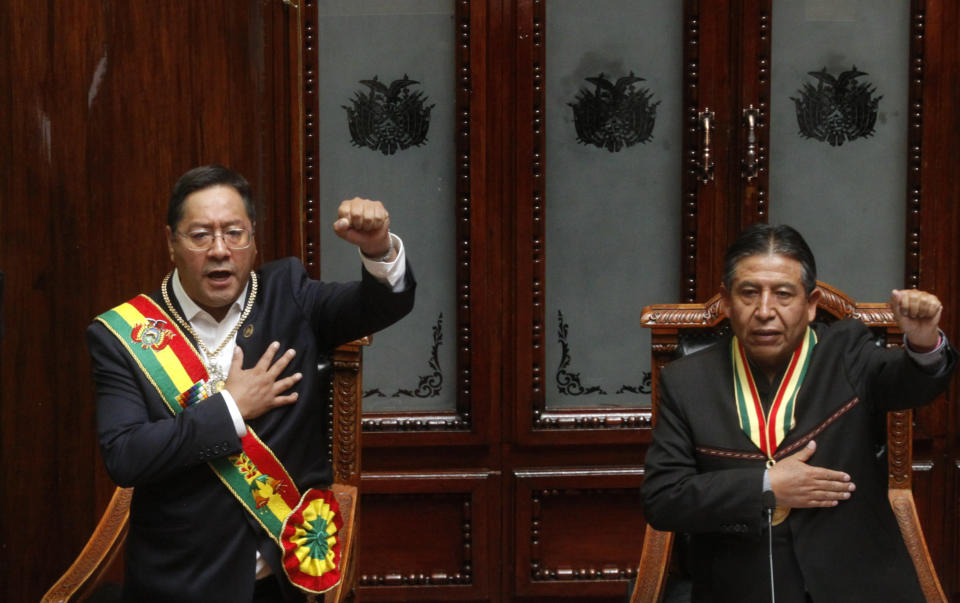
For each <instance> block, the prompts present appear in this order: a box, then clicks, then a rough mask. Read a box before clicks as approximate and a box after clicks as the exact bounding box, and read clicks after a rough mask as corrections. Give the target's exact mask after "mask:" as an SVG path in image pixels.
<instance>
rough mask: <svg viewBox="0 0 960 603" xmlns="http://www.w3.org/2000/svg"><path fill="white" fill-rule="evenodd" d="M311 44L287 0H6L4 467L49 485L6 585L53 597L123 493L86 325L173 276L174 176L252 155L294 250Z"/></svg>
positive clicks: (0, 8)
mask: <svg viewBox="0 0 960 603" xmlns="http://www.w3.org/2000/svg"><path fill="white" fill-rule="evenodd" d="M297 40H298V23H297V12H296V10H295V9H293V8H291V7H289V6H286V5H284V4H283V2H282V1H281V0H276V1H272V0H271V1H269V2H265V1H263V0H245V1H242V2H240V1H236V0H199V1H196V2H188V3H184V2H180V1H179V0H150V1H147V0H132V1H130V2H108V1H106V0H104V1H102V2H101V1H91V2H56V3H54V2H33V1H31V0H12V1H9V2H3V3H0V54H2V56H0V81H3V82H4V83H5V84H6V85H5V86H4V91H3V92H2V93H0V164H2V165H3V166H4V167H3V169H2V170H0V271H3V272H4V273H5V280H6V287H5V288H6V291H5V300H4V305H5V308H4V310H5V313H4V316H3V320H4V331H5V333H4V338H3V343H2V353H0V363H2V370H0V375H2V384H0V433H2V437H0V442H2V443H0V466H2V467H3V469H2V471H3V476H4V478H5V479H7V480H10V481H12V482H17V483H21V484H30V486H31V488H29V489H27V490H24V491H22V492H21V493H20V494H21V495H18V496H7V497H4V499H3V502H2V503H0V505H2V507H0V513H2V515H3V517H4V518H6V519H5V520H4V521H3V522H2V527H0V542H2V543H3V547H2V553H0V554H2V556H3V561H2V565H3V566H4V567H5V568H6V570H5V571H4V579H3V580H2V581H0V599H2V600H6V601H32V600H37V599H39V598H40V595H41V594H42V593H43V592H44V591H45V590H46V588H47V587H48V586H49V585H51V584H52V583H53V581H54V580H55V578H56V577H57V576H58V575H59V573H60V572H61V571H62V570H64V569H65V568H66V567H67V566H68V565H69V563H70V561H71V560H72V558H73V556H74V555H75V554H76V553H78V552H79V550H80V548H81V546H82V544H83V543H84V541H85V540H86V538H87V536H88V535H89V533H90V532H91V531H92V527H93V525H94V523H95V520H96V518H97V517H98V516H99V511H100V510H101V509H103V508H104V507H105V505H106V502H107V498H108V497H109V494H110V493H111V491H112V488H113V484H112V483H111V482H110V480H109V478H107V476H106V474H105V472H104V470H103V468H102V463H101V462H100V459H99V456H98V452H97V450H98V449H97V445H96V436H95V433H96V432H95V427H94V416H93V406H94V404H93V387H92V381H91V378H90V366H89V360H88V357H87V352H86V344H85V341H84V329H85V328H86V326H87V325H88V324H89V323H90V321H91V320H92V318H93V317H94V316H95V315H96V314H98V313H100V312H102V311H104V310H107V309H109V308H110V307H112V306H113V305H116V304H117V303H120V302H122V301H123V300H125V299H128V298H130V297H132V296H133V295H135V294H136V293H138V292H141V291H145V290H152V289H155V288H156V287H157V285H158V284H159V280H160V278H161V277H162V276H163V274H164V273H165V272H166V271H167V270H169V259H168V257H167V251H166V246H165V243H164V235H163V226H164V223H165V214H166V202H167V201H166V200H167V197H168V196H169V191H170V187H171V186H172V185H173V182H174V180H175V179H176V178H177V177H178V176H179V175H180V174H181V173H182V172H184V171H186V170H187V169H189V168H191V167H193V166H195V165H198V164H201V163H208V162H214V161H216V162H220V163H224V164H227V165H230V166H231V167H234V168H236V169H238V170H239V171H241V172H242V173H244V175H246V176H247V178H248V179H249V180H250V181H251V184H252V185H253V187H254V189H255V190H256V191H257V193H258V208H259V210H260V220H259V223H258V226H259V229H258V233H257V236H258V241H257V242H258V247H259V249H260V252H261V257H264V258H272V257H276V256H278V255H287V254H289V253H290V252H292V251H295V245H296V239H297V234H296V229H291V224H292V223H293V221H294V220H295V219H296V215H297V214H296V213H294V212H292V211H288V209H289V208H291V207H298V202H297V196H298V195H299V193H298V187H299V185H300V181H299V176H298V174H299V168H298V167H297V166H298V165H299V163H300V144H299V141H298V140H297V136H299V126H298V125H297V124H296V123H295V122H296V120H295V116H296V115H297V114H296V113H293V112H292V111H291V107H292V106H294V105H298V104H299V99H295V98H291V94H292V91H294V90H299V83H297V85H296V87H291V86H290V82H291V80H295V79H296V78H295V77H293V74H295V73H296V72H297V69H298V61H297V57H296V54H294V55H292V56H291V52H295V51H298V46H297V44H298V42H297ZM51 538H53V540H51Z"/></svg>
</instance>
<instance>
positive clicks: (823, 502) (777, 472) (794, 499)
mask: <svg viewBox="0 0 960 603" xmlns="http://www.w3.org/2000/svg"><path fill="white" fill-rule="evenodd" d="M816 449H817V444H816V442H814V441H813V440H811V441H810V442H809V443H808V444H807V445H806V446H804V447H803V448H802V449H801V450H800V451H799V452H796V453H794V454H792V455H790V456H788V457H787V458H785V459H783V460H782V461H780V462H778V463H777V464H776V465H774V466H773V467H771V468H770V469H769V478H770V488H771V489H772V490H773V494H774V496H776V497H777V506H780V507H791V508H794V509H798V508H804V507H806V508H811V507H835V506H836V505H837V503H838V502H839V501H841V500H847V499H848V498H850V495H851V493H852V492H853V491H854V490H856V488H857V487H856V486H855V485H854V483H853V482H851V481H850V476H849V475H847V474H846V473H844V472H842V471H833V470H831V469H825V468H823V467H815V466H813V465H808V464H807V461H808V460H810V457H811V456H813V453H814V452H815V451H816Z"/></svg>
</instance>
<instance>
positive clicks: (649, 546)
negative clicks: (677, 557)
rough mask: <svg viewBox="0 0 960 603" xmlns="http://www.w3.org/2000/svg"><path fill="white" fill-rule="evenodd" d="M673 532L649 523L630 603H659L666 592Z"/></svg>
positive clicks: (644, 535)
mask: <svg viewBox="0 0 960 603" xmlns="http://www.w3.org/2000/svg"><path fill="white" fill-rule="evenodd" d="M673 538H674V535H673V532H661V531H660V530H656V529H654V528H652V527H651V526H650V525H649V524H647V529H646V531H645V532H644V534H643V550H642V552H641V553H640V566H639V567H638V568H637V583H636V585H635V586H634V588H633V595H632V596H631V597H630V603H659V602H660V601H662V600H663V595H664V594H665V593H666V586H667V573H668V571H669V569H670V555H671V553H672V551H673Z"/></svg>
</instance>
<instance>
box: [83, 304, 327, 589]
mask: <svg viewBox="0 0 960 603" xmlns="http://www.w3.org/2000/svg"><path fill="white" fill-rule="evenodd" d="M97 320H99V321H100V322H102V323H103V324H104V325H105V326H106V327H107V328H108V329H109V330H110V331H111V332H112V333H113V334H114V335H115V336H116V337H117V339H119V340H120V341H121V342H122V343H123V344H124V347H125V348H126V349H127V351H128V352H129V353H130V355H131V356H132V357H133V358H134V360H135V361H136V362H137V364H138V365H139V366H140V368H141V369H142V370H143V372H144V374H145V375H146V377H147V379H148V380H149V381H150V382H151V383H152V384H153V386H154V387H155V388H156V390H157V392H158V393H159V394H160V396H161V397H162V398H163V400H164V402H165V403H166V405H167V407H168V408H169V409H170V412H171V413H173V414H174V415H176V414H179V413H181V412H183V410H184V409H185V408H187V407H188V406H190V405H192V404H197V403H199V402H201V401H202V400H204V399H205V398H207V397H209V396H210V395H211V394H212V393H215V392H211V391H210V388H209V386H208V380H209V375H208V374H207V369H206V367H205V366H204V365H203V361H202V360H201V358H200V354H199V353H198V352H197V350H196V349H195V348H194V347H193V345H192V344H191V343H190V340H189V339H187V338H186V337H184V335H183V332H182V331H181V330H180V329H179V328H178V327H177V325H176V323H175V322H174V321H173V320H171V318H170V317H169V316H168V315H167V313H166V312H164V310H163V308H161V307H160V306H158V305H157V304H156V303H155V302H154V301H153V300H152V299H150V298H149V297H147V296H146V295H140V296H137V297H135V298H134V299H132V300H130V301H129V302H127V303H124V304H121V305H119V306H117V307H116V308H114V309H112V310H109V311H107V312H104V313H103V314H101V315H100V316H98V317H97ZM241 444H242V446H243V451H242V452H240V453H239V454H234V455H231V456H227V457H220V458H217V459H214V460H213V461H211V462H210V466H211V467H212V468H213V470H214V472H215V473H216V474H217V476H218V477H219V478H220V480H221V481H222V482H223V483H224V484H225V485H226V486H227V487H228V488H229V489H230V491H231V492H232V493H233V495H234V496H235V497H236V498H237V500H239V501H240V502H241V504H243V506H244V507H245V508H246V509H247V511H249V512H250V513H251V514H252V515H253V517H254V518H256V520H257V521H258V522H259V523H260V525H261V526H263V528H264V529H265V530H266V531H267V532H268V533H269V534H270V535H271V536H272V537H273V539H274V540H275V541H276V542H277V544H278V545H279V546H280V548H281V549H282V551H283V566H284V572H286V574H287V577H288V578H289V579H290V581H291V582H292V583H293V584H294V585H296V586H297V587H299V588H300V589H302V590H304V591H306V592H310V593H322V592H324V591H327V590H329V589H331V588H333V587H334V586H336V585H337V583H339V582H340V575H341V571H340V543H339V541H338V537H337V532H338V530H339V529H340V528H341V527H342V526H343V523H342V520H341V518H340V514H339V508H338V505H337V501H336V499H335V498H334V497H333V494H332V493H331V492H330V491H328V490H317V489H310V490H308V491H307V492H306V493H305V494H304V495H303V496H301V495H300V492H299V490H298V489H297V486H296V484H295V483H294V481H293V479H292V478H291V477H290V475H289V474H288V473H287V470H286V469H285V468H284V467H283V465H282V464H281V463H280V461H279V459H277V457H276V456H275V455H274V453H273V451H272V450H270V448H268V447H267V445H266V444H264V443H263V442H262V441H261V440H260V438H258V437H257V435H256V434H255V433H254V432H253V430H252V429H251V428H250V426H247V434H246V435H245V436H244V437H243V438H242V439H241Z"/></svg>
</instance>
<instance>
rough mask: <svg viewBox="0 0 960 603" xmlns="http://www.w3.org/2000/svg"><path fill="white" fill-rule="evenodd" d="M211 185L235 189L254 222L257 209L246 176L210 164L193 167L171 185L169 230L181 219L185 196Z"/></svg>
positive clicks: (251, 221)
mask: <svg viewBox="0 0 960 603" xmlns="http://www.w3.org/2000/svg"><path fill="white" fill-rule="evenodd" d="M211 186H229V187H230V188H232V189H234V190H235V191H237V194H239V195H240V198H241V199H243V207H244V209H246V210H247V217H248V218H250V223H251V224H256V222H257V210H256V207H255V206H254V204H253V194H252V193H251V191H250V183H249V182H247V180H246V178H244V177H243V176H241V175H240V174H239V173H237V172H235V171H233V170H231V169H229V168H225V167H223V166H222V165H217V164H211V165H202V166H200V167H195V168H193V169H192V170H190V171H189V172H187V173H185V174H184V175H183V176H180V179H179V180H177V183H176V184H174V185H173V191H171V193H170V203H169V205H167V225H168V226H169V227H170V230H171V231H175V230H176V229H177V225H178V224H179V223H180V220H182V219H183V202H184V201H185V200H186V198H187V197H189V196H190V195H191V194H193V193H195V192H197V191H202V190H204V189H207V188H210V187H211Z"/></svg>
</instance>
